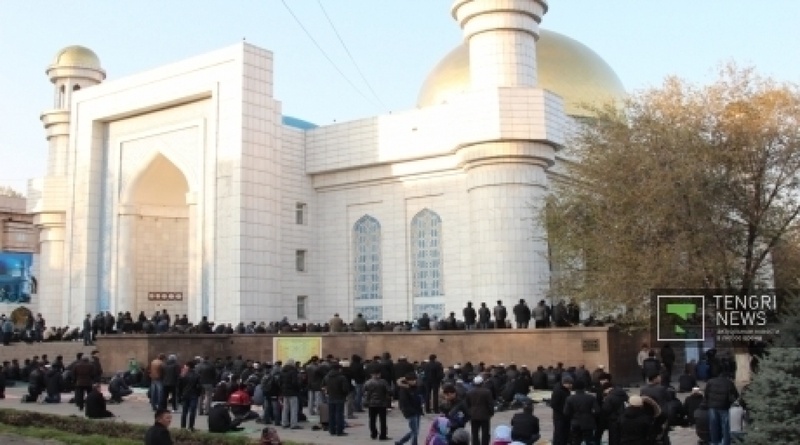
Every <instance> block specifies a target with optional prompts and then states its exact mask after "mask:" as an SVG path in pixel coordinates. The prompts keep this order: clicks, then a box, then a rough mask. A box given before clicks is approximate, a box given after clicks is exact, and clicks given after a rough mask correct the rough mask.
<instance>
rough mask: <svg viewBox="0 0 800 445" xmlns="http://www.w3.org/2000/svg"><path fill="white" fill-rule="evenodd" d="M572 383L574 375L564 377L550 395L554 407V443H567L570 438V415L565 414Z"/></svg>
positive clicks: (565, 444) (558, 444)
mask: <svg viewBox="0 0 800 445" xmlns="http://www.w3.org/2000/svg"><path fill="white" fill-rule="evenodd" d="M572 385H573V380H572V377H568V376H567V377H562V378H561V381H560V382H558V383H556V386H555V387H554V388H553V392H552V394H551V395H550V408H552V409H553V441H552V443H553V445H567V441H568V440H569V417H567V416H566V415H565V414H564V406H565V405H566V402H567V397H569V395H570V391H571V390H572Z"/></svg>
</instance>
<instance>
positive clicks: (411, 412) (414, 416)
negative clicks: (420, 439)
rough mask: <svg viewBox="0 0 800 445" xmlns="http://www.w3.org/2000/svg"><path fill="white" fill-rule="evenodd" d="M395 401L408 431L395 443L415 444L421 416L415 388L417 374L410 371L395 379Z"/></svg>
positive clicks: (420, 407) (418, 397)
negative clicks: (406, 423) (404, 419)
mask: <svg viewBox="0 0 800 445" xmlns="http://www.w3.org/2000/svg"><path fill="white" fill-rule="evenodd" d="M397 402H398V405H399V408H400V411H401V412H402V413H403V417H405V418H406V420H407V421H408V429H409V431H408V433H406V434H405V435H404V436H403V437H401V438H400V440H398V441H397V442H395V445H402V444H404V443H406V442H409V441H410V442H411V445H417V436H419V421H420V417H422V398H421V397H420V396H419V389H418V388H417V374H415V373H413V372H410V373H408V374H406V375H405V376H404V377H403V378H400V379H398V380H397Z"/></svg>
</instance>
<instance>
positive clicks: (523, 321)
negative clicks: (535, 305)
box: [514, 299, 531, 329]
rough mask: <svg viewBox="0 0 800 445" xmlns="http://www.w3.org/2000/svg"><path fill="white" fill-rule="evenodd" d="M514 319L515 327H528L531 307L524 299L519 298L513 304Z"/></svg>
mask: <svg viewBox="0 0 800 445" xmlns="http://www.w3.org/2000/svg"><path fill="white" fill-rule="evenodd" d="M514 321H515V322H516V323H517V329H528V323H530V322H531V308H529V307H528V304H527V303H526V302H525V300H524V299H520V300H519V303H518V304H517V305H515V306H514Z"/></svg>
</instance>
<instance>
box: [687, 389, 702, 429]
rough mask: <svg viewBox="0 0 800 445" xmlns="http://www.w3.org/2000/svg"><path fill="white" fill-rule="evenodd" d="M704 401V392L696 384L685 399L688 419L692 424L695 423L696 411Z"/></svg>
mask: <svg viewBox="0 0 800 445" xmlns="http://www.w3.org/2000/svg"><path fill="white" fill-rule="evenodd" d="M701 403H703V393H702V392H701V391H700V387H698V386H695V387H693V388H692V393H691V394H689V395H688V396H686V399H684V401H683V409H684V411H686V421H687V423H688V424H689V425H690V426H693V425H694V412H695V411H696V410H697V408H699V407H700V404H701Z"/></svg>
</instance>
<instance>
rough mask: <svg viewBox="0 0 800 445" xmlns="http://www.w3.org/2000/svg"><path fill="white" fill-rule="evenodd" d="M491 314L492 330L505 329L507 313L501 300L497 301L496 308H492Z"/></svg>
mask: <svg viewBox="0 0 800 445" xmlns="http://www.w3.org/2000/svg"><path fill="white" fill-rule="evenodd" d="M492 313H493V314H494V328H495V329H505V327H506V317H508V311H507V310H506V307H505V306H503V302H502V301H501V300H497V306H495V307H494V309H493V310H492Z"/></svg>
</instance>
